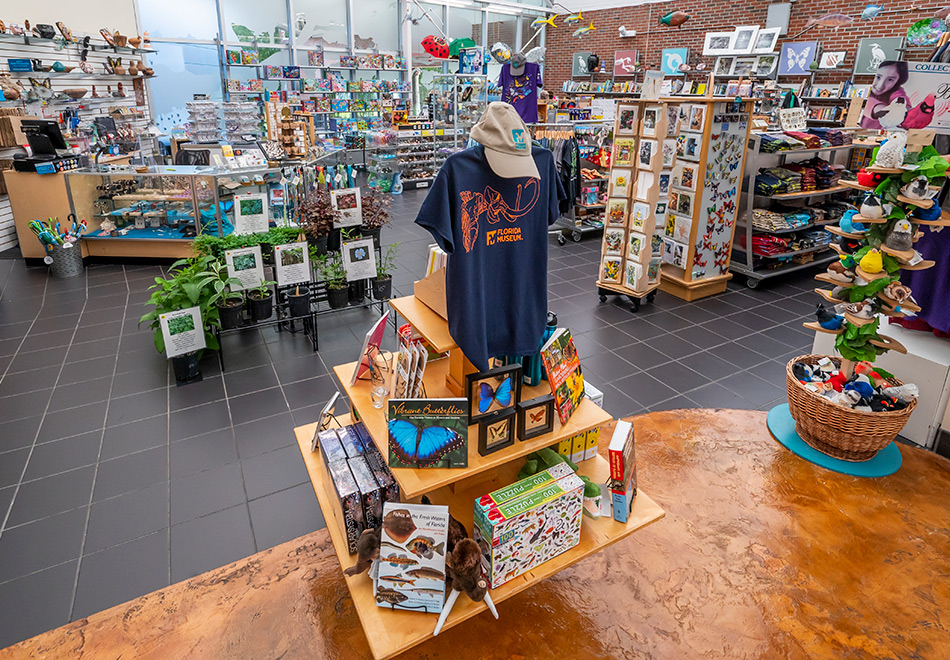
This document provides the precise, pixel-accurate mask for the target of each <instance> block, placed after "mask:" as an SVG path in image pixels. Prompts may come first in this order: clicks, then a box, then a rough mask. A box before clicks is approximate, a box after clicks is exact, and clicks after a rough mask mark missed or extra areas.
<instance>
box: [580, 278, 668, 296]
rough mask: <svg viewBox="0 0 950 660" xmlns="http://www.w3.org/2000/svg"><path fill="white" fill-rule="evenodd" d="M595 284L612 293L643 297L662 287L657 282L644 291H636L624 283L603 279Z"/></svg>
mask: <svg viewBox="0 0 950 660" xmlns="http://www.w3.org/2000/svg"><path fill="white" fill-rule="evenodd" d="M661 277H662V275H661ZM594 284H595V285H596V286H597V288H599V289H606V290H607V291H610V292H612V293H617V294H620V295H623V296H634V297H637V298H642V297H644V296H646V295H648V294H650V293H652V292H654V291H656V290H657V289H659V288H660V283H659V282H657V283H656V284H651V285H650V286H648V287H647V288H646V289H644V290H643V291H634V290H633V289H628V288H627V287H625V286H624V285H623V284H617V283H616V282H604V281H602V280H597V281H596V282H594Z"/></svg>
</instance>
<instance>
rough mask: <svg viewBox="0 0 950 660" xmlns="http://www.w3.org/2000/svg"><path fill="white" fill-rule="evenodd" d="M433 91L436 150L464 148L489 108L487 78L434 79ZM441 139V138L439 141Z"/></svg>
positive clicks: (455, 75) (448, 76) (455, 76)
mask: <svg viewBox="0 0 950 660" xmlns="http://www.w3.org/2000/svg"><path fill="white" fill-rule="evenodd" d="M430 89H431V92H430V95H429V102H430V106H431V108H432V120H433V124H434V128H435V129H436V138H437V139H436V150H437V151H438V150H439V149H447V150H455V151H457V150H459V149H464V148H465V147H466V146H467V144H468V136H469V133H470V132H471V129H472V126H474V125H475V123H476V122H478V120H479V119H480V118H481V116H482V113H483V112H485V108H486V107H487V106H488V76H484V75H475V74H461V73H452V74H442V75H439V76H436V77H435V78H434V79H433V81H432V85H431V87H430ZM440 131H441V132H440ZM450 131H451V132H450ZM440 137H441V138H442V139H439V138H440ZM442 160H444V155H443V158H442ZM436 161H437V162H436V165H437V167H436V170H438V167H439V166H441V162H439V160H438V158H437V159H436Z"/></svg>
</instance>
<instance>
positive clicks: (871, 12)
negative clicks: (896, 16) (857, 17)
mask: <svg viewBox="0 0 950 660" xmlns="http://www.w3.org/2000/svg"><path fill="white" fill-rule="evenodd" d="M880 13H881V6H880V5H868V6H867V7H865V8H864V11H862V12H861V18H863V19H864V20H866V21H870V20H871V19H872V18H875V17H876V16H877V15H878V14H880Z"/></svg>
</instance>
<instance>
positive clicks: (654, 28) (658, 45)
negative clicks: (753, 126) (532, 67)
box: [544, 0, 946, 91]
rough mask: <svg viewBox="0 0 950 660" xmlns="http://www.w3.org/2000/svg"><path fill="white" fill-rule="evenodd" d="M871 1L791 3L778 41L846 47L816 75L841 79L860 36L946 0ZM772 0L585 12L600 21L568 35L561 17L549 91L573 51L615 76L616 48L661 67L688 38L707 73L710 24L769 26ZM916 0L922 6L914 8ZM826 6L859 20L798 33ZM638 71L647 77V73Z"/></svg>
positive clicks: (926, 12) (564, 73)
mask: <svg viewBox="0 0 950 660" xmlns="http://www.w3.org/2000/svg"><path fill="white" fill-rule="evenodd" d="M875 2H876V0H875ZM867 4H868V3H867V2H866V1H860V2H858V1H856V0H840V1H839V2H832V1H831V0H798V2H795V3H794V4H792V12H791V19H790V20H789V26H788V36H786V37H783V38H781V39H779V44H781V43H782V42H783V41H817V42H818V43H819V44H821V47H822V48H823V49H824V50H845V51H847V55H846V60H845V68H844V70H832V71H821V72H819V73H818V74H817V75H816V76H815V82H816V83H837V82H840V81H842V80H847V79H848V78H849V77H850V71H851V69H852V67H853V65H854V58H855V55H856V54H857V48H858V42H859V41H860V40H861V39H862V38H864V37H872V36H873V37H895V36H904V35H906V34H907V29H908V28H909V27H910V26H911V25H913V24H914V22H916V21H919V20H921V19H923V18H928V17H931V16H933V14H934V13H935V12H936V11H937V10H938V9H940V8H942V7H943V6H945V5H946V0H937V1H934V0H924V1H923V2H917V3H912V2H910V1H908V0H900V1H899V2H898V3H897V4H894V3H889V2H879V3H877V2H876V4H880V5H882V6H883V7H884V9H883V10H882V11H881V13H880V14H878V16H877V18H875V19H873V20H871V21H864V20H862V19H860V18H858V17H859V16H860V14H861V12H862V11H863V10H864V8H865V7H866V6H867ZM768 5H769V3H767V2H762V1H761V0H758V1H756V0H752V1H751V2H749V1H748V0H746V1H745V2H743V1H742V0H738V1H737V0H726V1H725V2H717V3H712V2H700V1H698V0H687V1H686V2H661V3H657V4H651V5H639V6H636V7H624V8H618V9H602V10H599V11H591V12H589V13H588V12H584V19H585V21H586V22H585V25H587V24H589V21H590V19H593V21H594V27H595V28H597V29H596V30H594V31H593V32H592V33H589V34H587V35H585V36H583V37H574V36H571V34H572V33H573V32H574V30H575V29H577V27H579V26H578V25H567V24H565V23H563V18H558V20H557V21H555V22H556V23H557V24H558V27H557V28H555V29H551V28H547V37H546V38H547V53H546V55H545V64H544V80H545V83H546V85H547V87H548V88H549V89H550V90H552V91H554V90H560V88H561V83H563V82H564V81H565V80H569V79H570V78H571V64H570V58H571V54H572V53H575V52H580V51H593V52H594V53H596V54H597V55H599V56H600V59H601V61H602V62H604V63H605V64H606V67H605V68H606V69H607V73H599V74H595V75H594V81H595V82H601V81H604V80H608V79H610V78H612V77H613V75H612V72H613V66H612V63H613V57H614V51H617V50H629V49H632V48H637V49H639V51H640V61H641V62H642V63H643V64H645V65H649V67H650V68H652V69H656V68H659V65H660V56H661V53H662V50H663V49H664V48H682V47H684V46H685V47H688V48H689V49H690V62H691V63H692V64H694V65H695V64H696V63H697V62H699V61H705V62H706V63H707V70H706V71H704V72H698V73H697V72H690V73H688V74H687V76H688V78H687V79H697V78H705V77H706V76H707V75H708V72H709V70H710V69H712V65H713V63H714V62H715V58H714V57H706V56H703V55H702V52H703V38H704V35H705V34H706V32H726V31H731V30H733V29H735V26H737V25H759V26H764V25H765V19H766V15H767V12H768ZM912 7H917V8H916V9H911V8H912ZM675 10H679V11H685V12H686V13H687V14H689V15H690V17H691V18H690V19H689V20H688V21H687V22H686V23H685V24H684V25H683V26H681V27H678V28H676V27H667V26H665V25H660V24H659V20H660V17H662V16H664V15H665V14H667V13H669V12H671V11H675ZM829 12H840V13H844V14H848V15H850V16H853V17H855V21H854V22H853V23H852V24H851V26H850V27H847V28H842V29H840V30H837V31H836V30H834V29H833V28H826V27H813V28H811V29H809V30H808V31H807V32H804V33H803V34H801V35H799V36H796V35H798V34H799V33H800V32H801V31H802V30H803V29H804V27H805V23H806V22H807V21H808V19H810V18H815V17H820V16H824V15H825V14H827V13H829ZM621 25H624V26H626V28H627V30H636V32H637V36H635V37H625V38H620V36H619V34H618V32H617V28H618V27H619V26H621ZM932 51H933V48H932V47H926V48H911V49H908V50H907V51H906V52H905V57H904V59H906V60H908V61H921V60H925V59H926V58H927V57H928V56H929V55H930V53H931V52H932ZM583 79H584V80H587V79H589V78H588V77H585V78H583ZM639 79H640V80H642V79H643V78H642V74H641V75H640V76H639ZM578 80H581V79H580V78H579V79H578ZM799 80H801V77H794V76H793V77H783V78H781V79H780V81H787V82H795V81H799ZM857 82H858V84H862V83H870V82H871V77H870V76H859V77H858V79H857Z"/></svg>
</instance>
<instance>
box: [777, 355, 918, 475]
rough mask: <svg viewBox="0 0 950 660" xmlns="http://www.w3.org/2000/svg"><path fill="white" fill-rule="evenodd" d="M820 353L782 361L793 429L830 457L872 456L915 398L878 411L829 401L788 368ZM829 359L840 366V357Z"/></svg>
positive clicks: (809, 361) (893, 432)
mask: <svg viewBox="0 0 950 660" xmlns="http://www.w3.org/2000/svg"><path fill="white" fill-rule="evenodd" d="M824 357H825V356H823V355H801V356H799V357H796V358H792V359H791V360H789V362H788V364H787V365H786V368H785V380H786V386H787V388H788V408H789V412H790V413H791V415H792V419H794V420H795V430H796V431H797V432H798V435H799V436H801V438H802V440H804V441H805V442H807V443H808V444H809V445H811V446H812V447H814V448H815V449H817V450H818V451H820V452H823V453H825V454H828V455H829V456H832V457H834V458H840V459H843V460H846V461H855V462H857V461H866V460H869V459H871V458H874V455H875V454H877V452H878V451H880V450H881V449H884V447H886V446H887V445H889V444H890V443H891V441H892V440H894V438H895V437H897V434H898V433H900V431H901V429H902V428H904V425H905V424H906V423H907V420H908V418H910V414H911V413H912V412H914V408H916V407H917V401H916V399H915V400H913V401H911V402H910V403H908V404H907V407H905V408H902V409H900V410H886V411H880V412H868V411H862V410H853V409H851V408H847V407H845V406H842V405H839V404H837V403H832V402H831V401H830V400H829V399H827V398H826V397H824V396H822V395H821V394H819V393H818V392H815V391H813V390H811V389H809V388H807V387H805V385H803V384H802V383H801V382H800V381H799V380H798V379H797V378H796V377H795V375H794V374H793V372H792V367H793V366H794V365H795V364H797V363H801V364H805V365H808V366H813V365H816V364H818V361H819V360H822V359H823V358H824ZM830 359H831V360H832V362H834V364H835V366H836V367H839V368H840V366H841V360H840V358H836V357H831V358H830ZM886 381H887V383H888V384H889V385H891V386H894V387H899V386H900V385H903V383H902V382H901V381H899V380H897V379H896V378H888V379H886Z"/></svg>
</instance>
